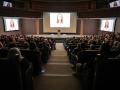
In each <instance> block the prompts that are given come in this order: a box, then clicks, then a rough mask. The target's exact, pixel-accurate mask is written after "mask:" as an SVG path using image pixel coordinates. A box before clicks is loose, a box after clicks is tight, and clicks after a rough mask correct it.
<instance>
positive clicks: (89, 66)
mask: <svg viewBox="0 0 120 90" xmlns="http://www.w3.org/2000/svg"><path fill="white" fill-rule="evenodd" d="M64 46H65V49H66V50H67V53H68V56H69V59H70V63H71V64H74V63H76V69H75V70H76V72H77V77H79V78H80V79H81V82H82V85H83V90H103V89H105V90H107V89H116V88H119V85H118V82H119V80H120V78H119V76H120V74H119V68H120V58H116V55H118V52H110V53H109V55H110V56H109V57H103V56H102V55H101V54H100V50H99V49H96V50H88V49H87V50H82V51H78V52H77V55H75V54H72V50H73V49H74V48H75V47H76V45H75V44H67V43H64ZM97 47H100V45H99V46H98V45H97Z"/></svg>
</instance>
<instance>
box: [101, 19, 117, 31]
mask: <svg viewBox="0 0 120 90" xmlns="http://www.w3.org/2000/svg"><path fill="white" fill-rule="evenodd" d="M107 21H108V23H109V22H110V23H109V26H111V27H107V26H106V25H105V24H106V22H107ZM115 25H116V18H102V19H100V31H106V32H114V31H115Z"/></svg>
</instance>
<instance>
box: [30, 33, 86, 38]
mask: <svg viewBox="0 0 120 90" xmlns="http://www.w3.org/2000/svg"><path fill="white" fill-rule="evenodd" d="M28 36H34V37H46V38H72V37H84V36H88V35H74V34H61V35H58V34H39V35H28Z"/></svg>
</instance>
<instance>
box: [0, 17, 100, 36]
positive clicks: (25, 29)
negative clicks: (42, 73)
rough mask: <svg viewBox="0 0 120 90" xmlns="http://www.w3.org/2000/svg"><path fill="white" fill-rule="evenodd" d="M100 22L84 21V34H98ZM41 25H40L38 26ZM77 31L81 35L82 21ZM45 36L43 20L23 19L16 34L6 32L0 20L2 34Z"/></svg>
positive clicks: (78, 23) (78, 22) (95, 20)
mask: <svg viewBox="0 0 120 90" xmlns="http://www.w3.org/2000/svg"><path fill="white" fill-rule="evenodd" d="M98 21H99V20H97V19H83V34H84V35H91V34H97V33H98V29H97V28H98ZM38 24H39V25H38ZM76 27H77V28H76V31H77V33H76V34H78V35H80V31H81V19H78V20H77V26H76ZM17 33H22V34H43V19H39V20H38V19H35V18H22V20H21V30H20V31H14V32H4V28H3V20H2V18H0V34H17Z"/></svg>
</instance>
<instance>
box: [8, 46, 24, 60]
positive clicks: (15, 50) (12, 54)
mask: <svg viewBox="0 0 120 90" xmlns="http://www.w3.org/2000/svg"><path fill="white" fill-rule="evenodd" d="M16 55H19V59H23V56H22V55H21V52H20V50H19V49H18V48H11V49H10V50H9V52H8V58H14V57H15V56H16Z"/></svg>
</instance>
